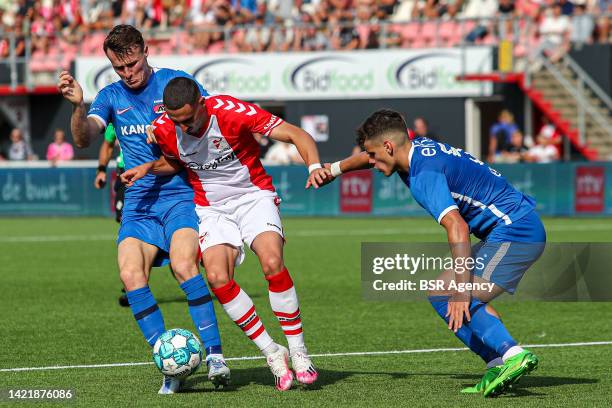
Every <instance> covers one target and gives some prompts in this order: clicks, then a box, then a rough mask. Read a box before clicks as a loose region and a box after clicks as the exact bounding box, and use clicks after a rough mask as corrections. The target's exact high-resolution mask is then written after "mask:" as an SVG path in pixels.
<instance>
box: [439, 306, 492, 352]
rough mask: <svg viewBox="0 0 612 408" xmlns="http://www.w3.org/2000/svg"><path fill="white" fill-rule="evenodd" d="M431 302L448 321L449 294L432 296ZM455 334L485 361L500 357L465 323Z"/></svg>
mask: <svg viewBox="0 0 612 408" xmlns="http://www.w3.org/2000/svg"><path fill="white" fill-rule="evenodd" d="M429 302H430V303H431V305H432V306H433V308H434V309H435V310H436V312H438V314H439V315H440V317H441V318H442V319H444V321H445V322H446V323H448V318H447V317H445V316H446V312H447V310H448V296H430V297H429ZM483 309H484V308H483ZM470 313H471V312H470ZM455 336H457V337H458V338H459V340H461V341H462V342H463V344H465V345H466V346H468V347H469V349H470V350H472V351H473V352H474V353H476V354H478V355H479V356H480V358H482V359H483V360H484V362H485V363H489V362H490V361H493V360H495V359H496V358H498V357H500V356H499V355H498V354H497V352H495V350H493V349H492V348H490V347H488V346H487V345H486V344H484V343H483V342H482V341H481V340H480V339H479V338H478V337H477V336H475V335H474V333H473V332H472V329H471V328H469V327H467V326H466V325H465V324H464V325H463V326H461V328H460V329H459V330H457V333H455Z"/></svg>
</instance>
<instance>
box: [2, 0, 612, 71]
mask: <svg viewBox="0 0 612 408" xmlns="http://www.w3.org/2000/svg"><path fill="white" fill-rule="evenodd" d="M611 12H612V2H610V1H609V0H573V1H570V0H557V2H553V1H552V0H0V35H1V37H0V38H1V40H0V58H5V57H7V56H8V55H9V49H10V41H9V38H10V37H11V36H12V37H13V38H14V41H15V53H16V54H17V55H23V54H24V52H25V48H26V40H25V39H26V38H30V39H31V46H32V50H33V56H34V57H36V56H37V55H38V56H56V57H57V58H58V60H61V64H62V65H64V66H65V65H66V64H67V63H69V62H70V61H71V59H73V58H74V56H75V55H77V53H78V54H83V55H92V54H101V53H102V41H103V40H104V34H105V32H108V30H109V29H110V28H111V27H113V26H114V25H115V24H119V23H127V24H132V25H135V26H136V27H139V28H141V29H143V30H144V31H145V32H147V31H148V35H147V37H148V40H149V43H150V45H151V48H152V49H151V51H152V54H154V53H159V54H173V53H179V54H185V53H206V52H208V53H214V52H222V51H224V50H225V51H230V52H238V51H240V52H262V51H288V50H294V51H297V50H299V51H304V50H306V51H308V50H321V49H343V50H350V49H367V48H377V47H380V46H383V45H384V46H385V47H427V46H432V45H438V46H452V45H456V44H457V43H459V42H461V41H468V42H484V43H494V42H496V41H498V38H509V39H515V40H518V39H519V38H518V37H521V38H520V39H522V40H524V41H523V42H524V43H525V44H524V46H523V47H524V49H523V52H524V53H528V52H529V51H530V50H533V49H537V50H538V51H549V52H553V53H554V52H556V51H558V50H560V49H563V47H565V46H566V44H568V43H569V42H570V41H574V42H596V41H601V42H608V40H609V35H610V29H609V26H610V13H611ZM491 18H493V20H491ZM515 18H530V19H533V21H535V23H534V24H531V25H528V26H525V25H524V24H523V23H521V24H520V25H519V26H518V28H517V24H516V23H515V22H513V19H515ZM434 21H435V22H434ZM460 21H462V22H461V23H458V22H460ZM381 23H388V24H381ZM149 29H152V30H149ZM383 34H384V35H383ZM517 36H518V37H517ZM536 44H537V45H538V46H537V47H535V48H534V45H536ZM34 59H36V58H34ZM56 64H57V62H56Z"/></svg>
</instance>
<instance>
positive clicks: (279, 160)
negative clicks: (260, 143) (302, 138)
mask: <svg viewBox="0 0 612 408" xmlns="http://www.w3.org/2000/svg"><path fill="white" fill-rule="evenodd" d="M265 161H266V163H268V164H272V165H287V164H302V163H304V161H303V160H302V157H301V156H300V153H299V152H298V150H297V148H296V147H295V145H294V144H291V143H284V142H279V141H276V142H274V144H273V145H272V147H270V149H269V150H268V152H267V153H266V156H265Z"/></svg>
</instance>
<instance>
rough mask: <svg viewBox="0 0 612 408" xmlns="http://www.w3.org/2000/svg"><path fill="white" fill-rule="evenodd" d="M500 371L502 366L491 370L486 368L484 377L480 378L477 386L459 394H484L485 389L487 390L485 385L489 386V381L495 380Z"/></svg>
mask: <svg viewBox="0 0 612 408" xmlns="http://www.w3.org/2000/svg"><path fill="white" fill-rule="evenodd" d="M501 370H502V366H500V365H499V366H495V367H491V368H487V371H485V373H484V375H483V376H482V378H481V379H480V381H479V382H478V384H476V385H474V386H472V387H467V388H464V389H462V390H461V393H462V394H478V393H481V392H484V390H485V388H487V385H489V384H490V383H491V381H493V380H494V379H496V378H497V376H498V375H499V373H500V372H501Z"/></svg>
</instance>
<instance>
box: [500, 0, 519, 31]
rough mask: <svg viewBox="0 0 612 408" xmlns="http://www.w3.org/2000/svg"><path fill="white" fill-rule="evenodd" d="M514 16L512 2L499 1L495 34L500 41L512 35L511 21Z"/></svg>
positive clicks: (509, 0) (514, 9)
mask: <svg viewBox="0 0 612 408" xmlns="http://www.w3.org/2000/svg"><path fill="white" fill-rule="evenodd" d="M515 16H516V8H515V4H514V0H499V5H498V6H497V18H498V25H497V34H498V37H499V38H500V39H506V38H509V37H510V36H511V35H512V28H513V27H512V21H513V18H514V17H515Z"/></svg>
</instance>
